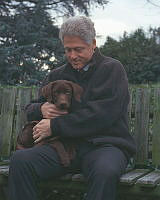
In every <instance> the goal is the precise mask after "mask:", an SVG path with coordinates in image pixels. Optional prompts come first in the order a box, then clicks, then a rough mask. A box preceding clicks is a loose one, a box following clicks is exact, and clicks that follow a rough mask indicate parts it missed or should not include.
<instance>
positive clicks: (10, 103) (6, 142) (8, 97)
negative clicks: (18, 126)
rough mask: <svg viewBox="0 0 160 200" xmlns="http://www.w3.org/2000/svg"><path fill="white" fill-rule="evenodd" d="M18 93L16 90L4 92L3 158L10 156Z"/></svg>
mask: <svg viewBox="0 0 160 200" xmlns="http://www.w3.org/2000/svg"><path fill="white" fill-rule="evenodd" d="M16 93H17V89H16V88H5V90H3V95H2V108H1V116H0V140H1V144H0V156H1V157H8V156H9V155H10V150H11V141H12V131H13V123H14V112H15V100H16Z"/></svg>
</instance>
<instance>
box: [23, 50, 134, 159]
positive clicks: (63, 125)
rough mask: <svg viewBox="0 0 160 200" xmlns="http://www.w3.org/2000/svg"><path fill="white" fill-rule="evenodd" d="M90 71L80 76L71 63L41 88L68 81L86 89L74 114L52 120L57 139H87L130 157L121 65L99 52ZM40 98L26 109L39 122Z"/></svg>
mask: <svg viewBox="0 0 160 200" xmlns="http://www.w3.org/2000/svg"><path fill="white" fill-rule="evenodd" d="M89 65H90V67H89V70H88V71H86V72H84V73H83V74H81V73H80V72H77V71H76V70H75V69H73V68H72V67H71V66H70V64H69V63H68V64H66V65H64V66H62V67H59V68H57V69H54V70H52V71H51V72H50V73H49V75H48V76H47V78H46V80H45V81H44V82H43V84H42V85H46V84H47V83H48V82H50V81H55V80H60V79H61V80H63V79H65V80H69V81H73V82H75V83H78V84H79V85H81V86H82V87H83V88H84V94H83V98H82V103H81V105H80V106H79V107H77V108H76V109H74V108H73V110H72V112H71V113H69V114H66V115H64V116H60V117H57V118H55V119H52V120H51V130H52V134H53V135H54V136H56V135H59V136H60V137H62V138H72V139H74V138H75V139H78V140H81V139H84V140H88V141H90V142H92V143H94V144H95V145H101V144H111V145H114V146H117V147H118V148H120V149H122V150H123V151H125V152H127V153H128V154H129V155H133V154H134V153H135V151H136V148H135V143H134V140H133V138H132V136H131V135H130V133H129V128H128V115H127V107H128V103H129V92H128V80H127V76H126V73H125V70H124V68H123V66H122V65H121V63H120V62H119V61H117V60H115V59H113V58H110V57H105V56H103V55H101V53H100V52H99V50H98V48H97V49H96V51H95V53H94V55H93V58H92V60H91V62H90V63H89ZM44 101H45V100H44V99H43V98H42V97H40V98H39V100H38V101H37V103H31V104H29V105H28V106H27V109H26V112H27V116H28V120H40V119H41V118H42V114H41V111H40V106H41V103H42V102H44Z"/></svg>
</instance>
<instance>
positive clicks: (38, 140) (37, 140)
mask: <svg viewBox="0 0 160 200" xmlns="http://www.w3.org/2000/svg"><path fill="white" fill-rule="evenodd" d="M42 139H43V137H42V136H40V137H39V138H37V139H36V140H35V141H34V143H35V144H36V143H38V142H40V141H41V140H42Z"/></svg>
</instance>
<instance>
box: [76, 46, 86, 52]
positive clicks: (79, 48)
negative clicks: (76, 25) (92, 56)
mask: <svg viewBox="0 0 160 200" xmlns="http://www.w3.org/2000/svg"><path fill="white" fill-rule="evenodd" d="M83 49H84V48H81V47H78V48H75V51H77V52H82V51H83Z"/></svg>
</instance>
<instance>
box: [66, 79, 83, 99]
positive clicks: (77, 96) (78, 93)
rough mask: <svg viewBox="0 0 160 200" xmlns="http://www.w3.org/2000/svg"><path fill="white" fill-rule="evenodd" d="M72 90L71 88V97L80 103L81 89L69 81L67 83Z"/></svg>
mask: <svg viewBox="0 0 160 200" xmlns="http://www.w3.org/2000/svg"><path fill="white" fill-rule="evenodd" d="M69 82H70V84H71V86H72V88H73V96H74V98H75V100H77V101H78V102H80V101H81V96H82V94H83V88H82V87H81V86H79V85H78V84H76V83H73V82H71V81H69Z"/></svg>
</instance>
